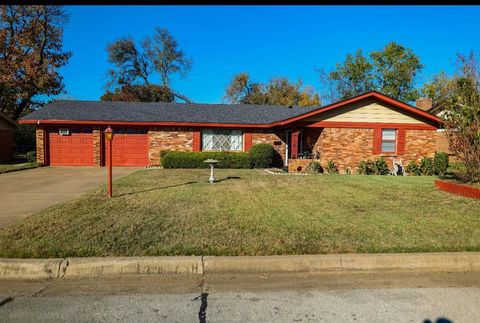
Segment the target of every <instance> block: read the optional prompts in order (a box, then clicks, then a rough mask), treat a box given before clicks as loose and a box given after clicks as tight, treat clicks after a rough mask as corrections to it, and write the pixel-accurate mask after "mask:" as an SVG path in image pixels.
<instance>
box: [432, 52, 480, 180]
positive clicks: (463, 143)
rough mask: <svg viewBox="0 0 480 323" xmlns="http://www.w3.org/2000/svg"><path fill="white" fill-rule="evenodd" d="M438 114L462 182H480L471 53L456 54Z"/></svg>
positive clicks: (476, 77) (478, 109)
mask: <svg viewBox="0 0 480 323" xmlns="http://www.w3.org/2000/svg"><path fill="white" fill-rule="evenodd" d="M450 84H451V85H452V86H451V91H452V92H451V93H452V95H451V96H448V97H447V101H446V103H447V104H445V109H444V111H443V113H442V114H441V116H442V118H443V120H444V126H445V132H446V134H447V138H448V140H449V146H450V149H451V150H452V151H453V152H454V153H455V154H456V155H457V156H458V157H459V158H460V160H462V161H463V163H464V165H465V172H463V173H460V174H459V175H460V177H461V179H463V180H464V181H466V182H478V181H480V68H479V65H478V60H477V58H476V57H475V55H474V53H473V52H471V53H470V54H468V55H462V54H458V57H457V72H456V73H455V75H454V76H453V78H452V80H451V83H450Z"/></svg>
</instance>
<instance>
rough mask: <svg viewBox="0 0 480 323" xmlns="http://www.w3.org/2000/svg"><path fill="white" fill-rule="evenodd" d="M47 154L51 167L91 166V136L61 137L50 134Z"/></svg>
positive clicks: (88, 134)
mask: <svg viewBox="0 0 480 323" xmlns="http://www.w3.org/2000/svg"><path fill="white" fill-rule="evenodd" d="M49 152H50V165H52V166H93V135H92V134H91V133H72V134H70V135H69V136H61V135H59V134H58V133H56V132H51V133H50V134H49Z"/></svg>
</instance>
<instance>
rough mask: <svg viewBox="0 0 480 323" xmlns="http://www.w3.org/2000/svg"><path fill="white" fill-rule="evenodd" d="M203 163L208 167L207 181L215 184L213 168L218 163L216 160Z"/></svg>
mask: <svg viewBox="0 0 480 323" xmlns="http://www.w3.org/2000/svg"><path fill="white" fill-rule="evenodd" d="M203 162H204V163H207V164H209V165H210V178H209V179H208V181H209V182H210V183H213V182H215V176H214V174H213V168H214V166H215V165H216V164H217V163H218V160H215V159H207V160H204V161H203Z"/></svg>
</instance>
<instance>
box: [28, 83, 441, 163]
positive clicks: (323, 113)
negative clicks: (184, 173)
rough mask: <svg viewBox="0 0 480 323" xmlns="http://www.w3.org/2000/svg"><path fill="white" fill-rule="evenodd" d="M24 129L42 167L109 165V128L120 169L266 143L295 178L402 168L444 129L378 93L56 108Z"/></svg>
mask: <svg viewBox="0 0 480 323" xmlns="http://www.w3.org/2000/svg"><path fill="white" fill-rule="evenodd" d="M20 123H29V124H36V125H37V130H36V136H37V159H38V161H39V162H41V163H44V164H45V165H52V166H63V165H68V166H76V165H83V166H103V165H105V156H108V154H107V151H106V145H105V142H104V136H102V131H104V130H105V129H106V128H107V127H108V126H111V127H112V128H113V130H114V132H115V136H114V140H113V164H114V165H115V166H153V165H159V164H160V151H162V150H179V151H216V150H226V151H248V150H249V149H250V147H251V146H252V145H254V144H257V143H267V144H270V145H272V146H273V147H274V148H275V151H276V152H277V157H278V160H279V162H280V163H282V164H283V165H289V168H291V169H292V170H297V169H298V167H303V166H304V165H305V164H306V163H307V162H309V161H310V159H317V160H319V161H320V162H321V163H322V165H323V166H325V164H326V162H327V161H328V160H330V159H331V160H333V161H335V162H336V163H337V164H338V165H339V169H340V171H345V170H346V169H347V168H350V170H351V171H352V172H354V171H355V170H356V168H357V166H358V164H359V162H360V161H361V160H364V159H374V158H378V157H380V156H384V157H385V159H386V160H387V161H389V163H390V164H391V163H392V161H393V159H399V160H402V161H403V162H404V164H405V163H408V162H409V161H410V160H418V159H420V158H421V157H424V156H432V155H433V154H434V153H435V151H436V135H435V134H436V130H437V129H438V128H439V127H440V120H439V118H438V117H437V116H435V115H432V114H430V113H428V112H426V111H424V110H422V109H420V108H417V107H414V106H411V105H408V104H406V103H403V102H400V101H398V100H395V99H392V98H390V97H387V96H385V95H383V94H381V93H378V92H368V93H365V94H362V95H359V96H356V97H353V98H350V99H347V100H343V101H340V102H337V103H334V104H330V105H327V106H323V107H288V106H258V105H257V106H255V105H231V104H188V103H139V102H110V101H101V102H99V101H55V102H52V103H50V104H49V105H47V106H46V107H44V108H42V109H39V110H37V111H35V112H33V113H31V114H29V115H27V116H25V117H24V118H22V119H21V120H20ZM107 146H108V145H107Z"/></svg>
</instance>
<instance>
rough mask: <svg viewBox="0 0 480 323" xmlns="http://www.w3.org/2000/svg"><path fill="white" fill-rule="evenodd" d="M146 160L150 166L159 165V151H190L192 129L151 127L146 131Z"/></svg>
mask: <svg viewBox="0 0 480 323" xmlns="http://www.w3.org/2000/svg"><path fill="white" fill-rule="evenodd" d="M148 136H149V138H148V139H149V140H148V142H149V152H148V159H149V164H150V165H151V166H154V165H160V151H162V150H177V151H192V148H193V129H192V128H178V127H177V128H174V127H152V128H150V130H149V131H148Z"/></svg>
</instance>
